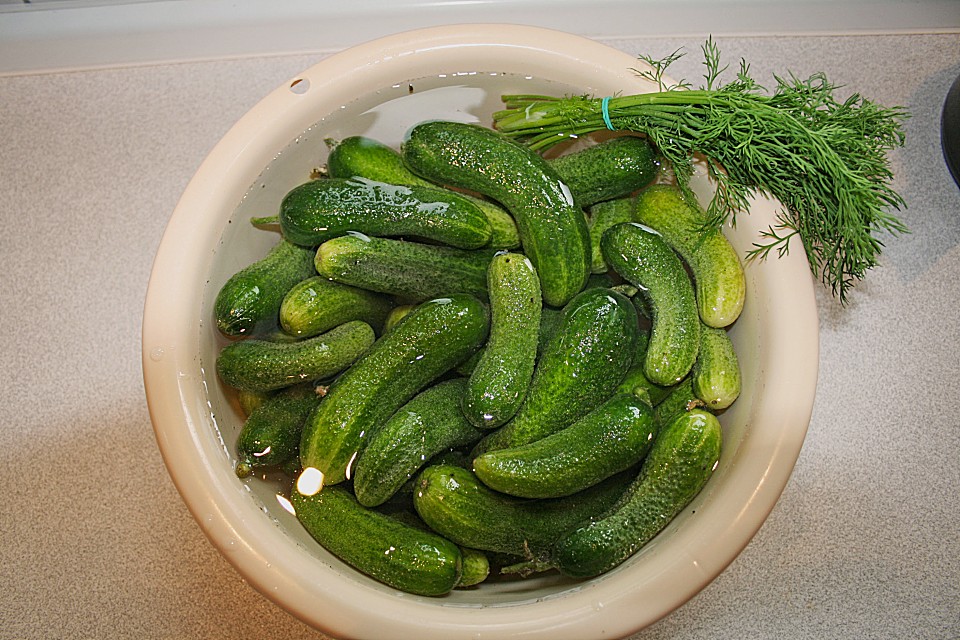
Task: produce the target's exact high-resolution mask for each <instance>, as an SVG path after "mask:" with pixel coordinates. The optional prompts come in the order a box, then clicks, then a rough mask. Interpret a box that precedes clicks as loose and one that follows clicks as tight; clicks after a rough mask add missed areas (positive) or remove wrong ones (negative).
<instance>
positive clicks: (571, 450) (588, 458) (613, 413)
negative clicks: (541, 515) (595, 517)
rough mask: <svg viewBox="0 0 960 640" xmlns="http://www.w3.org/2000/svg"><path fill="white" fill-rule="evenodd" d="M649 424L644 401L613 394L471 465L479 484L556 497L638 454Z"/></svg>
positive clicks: (650, 431) (644, 447) (643, 450)
mask: <svg viewBox="0 0 960 640" xmlns="http://www.w3.org/2000/svg"><path fill="white" fill-rule="evenodd" d="M655 430H656V429H655V423H654V420H653V409H652V408H651V407H650V405H649V404H648V403H647V402H645V401H644V400H642V399H640V398H638V397H637V396H636V395H634V394H632V393H623V394H615V395H613V396H611V397H610V398H609V399H607V400H606V401H605V402H604V403H603V404H602V405H600V406H599V407H597V408H596V409H594V410H593V411H591V412H590V413H588V414H587V415H585V416H584V417H582V418H580V419H579V420H577V421H576V422H574V423H573V424H572V425H570V426H569V427H566V428H565V429H562V430H560V431H558V432H557V433H554V434H552V435H549V436H547V437H546V438H543V439H541V440H537V441H536V442H531V443H529V444H526V445H523V446H519V447H515V448H512V449H500V450H497V451H490V452H487V453H485V454H483V455H481V456H479V457H477V458H476V459H475V460H474V461H473V470H474V473H476V475H477V477H478V478H480V480H481V481H482V482H483V483H484V484H485V485H487V486H488V487H490V488H491V489H495V490H497V491H500V492H502V493H506V494H508V495H512V496H518V497H521V498H559V497H561V496H568V495H571V494H573V493H576V492H578V491H582V490H584V489H586V488H587V487H591V486H593V485H595V484H597V483H598V482H600V481H602V480H604V479H606V478H608V477H610V476H612V475H614V474H616V473H619V472H621V471H624V470H626V469H628V468H630V467H631V466H633V465H634V464H636V463H637V462H639V461H640V460H642V459H643V457H644V456H645V455H646V454H647V451H649V449H650V445H651V443H652V441H653V436H654V432H655Z"/></svg>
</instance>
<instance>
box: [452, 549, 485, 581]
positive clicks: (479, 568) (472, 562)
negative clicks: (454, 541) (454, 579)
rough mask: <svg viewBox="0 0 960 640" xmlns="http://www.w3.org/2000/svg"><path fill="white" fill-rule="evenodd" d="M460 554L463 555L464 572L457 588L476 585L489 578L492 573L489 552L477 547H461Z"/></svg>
mask: <svg viewBox="0 0 960 640" xmlns="http://www.w3.org/2000/svg"><path fill="white" fill-rule="evenodd" d="M460 555H461V556H463V572H462V573H461V575H460V582H458V583H457V589H465V588H467V587H475V586H476V585H478V584H480V583H481V582H483V581H484V580H486V579H487V577H488V576H489V575H490V559H489V558H487V554H485V553H484V552H482V551H478V550H477V549H470V548H468V547H460Z"/></svg>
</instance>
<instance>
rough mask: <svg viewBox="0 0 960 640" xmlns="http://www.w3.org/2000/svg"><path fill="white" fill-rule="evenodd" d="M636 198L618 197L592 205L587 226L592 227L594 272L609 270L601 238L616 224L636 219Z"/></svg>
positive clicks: (591, 239) (591, 243) (591, 240)
mask: <svg viewBox="0 0 960 640" xmlns="http://www.w3.org/2000/svg"><path fill="white" fill-rule="evenodd" d="M636 207H637V204H636V199H635V198H617V199H615V200H606V201H604V202H599V203H597V204H595V205H593V206H592V207H590V217H589V220H588V222H587V226H588V227H589V229H590V245H591V247H592V249H593V273H595V274H596V273H606V272H607V271H608V270H609V267H608V266H607V261H606V260H604V259H603V252H602V251H601V250H600V238H602V237H603V232H604V231H606V230H607V229H609V228H610V227H612V226H613V225H615V224H620V223H621V222H633V221H634V213H633V212H634V209H636Z"/></svg>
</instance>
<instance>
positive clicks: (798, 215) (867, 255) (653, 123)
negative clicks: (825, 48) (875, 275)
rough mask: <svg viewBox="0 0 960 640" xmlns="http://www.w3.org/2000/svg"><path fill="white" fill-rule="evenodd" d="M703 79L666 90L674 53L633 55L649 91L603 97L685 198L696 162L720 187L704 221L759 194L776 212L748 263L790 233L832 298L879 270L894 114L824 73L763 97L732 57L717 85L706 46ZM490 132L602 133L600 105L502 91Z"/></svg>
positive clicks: (718, 70) (525, 137)
mask: <svg viewBox="0 0 960 640" xmlns="http://www.w3.org/2000/svg"><path fill="white" fill-rule="evenodd" d="M702 51H703V56H704V66H705V68H706V72H705V73H704V80H705V83H704V84H703V85H702V86H700V87H699V88H693V87H692V86H691V85H689V84H688V83H686V82H680V83H677V84H673V85H669V86H668V85H666V84H665V71H666V70H667V68H668V67H669V65H670V64H671V63H672V62H674V61H676V60H677V59H678V58H679V57H680V56H681V55H682V54H681V53H680V52H675V53H673V54H672V55H670V56H667V57H665V58H662V59H656V60H655V59H652V58H650V57H647V56H640V60H642V61H643V62H645V63H647V65H649V67H648V68H646V69H635V70H634V71H636V73H638V74H639V75H640V76H642V77H645V78H647V79H649V80H651V81H653V82H654V83H656V85H657V87H658V89H659V90H658V91H655V92H651V93H644V94H638V95H616V96H611V97H609V98H607V99H606V101H607V116H608V118H609V121H610V124H611V125H612V128H613V129H614V130H622V131H632V132H638V133H642V134H644V135H646V137H647V138H648V139H649V140H650V141H651V142H652V143H653V144H654V145H656V146H657V148H658V149H659V151H660V153H661V155H662V157H663V159H664V160H665V161H666V162H667V163H669V165H670V166H671V167H672V170H673V172H674V174H675V175H676V178H677V183H678V185H679V186H680V187H681V188H682V189H684V190H685V191H686V192H687V193H689V187H688V182H689V179H690V177H691V176H692V174H693V170H694V163H693V159H694V158H695V157H697V156H700V157H702V158H704V159H705V161H706V166H707V171H708V173H709V175H710V177H711V178H713V179H714V180H715V182H716V184H717V191H716V193H715V195H714V196H713V198H712V200H711V202H710V204H709V206H708V207H707V214H708V223H707V224H708V226H710V227H714V228H717V227H719V226H721V225H723V224H725V223H726V222H728V221H729V222H731V223H734V224H735V223H736V215H737V213H738V212H740V211H745V210H746V208H747V204H748V201H749V199H750V198H751V197H752V196H754V195H755V194H757V193H758V192H763V193H766V194H768V195H770V196H772V197H774V198H776V199H777V200H778V201H779V202H780V203H781V204H782V205H783V210H782V211H781V212H780V214H779V215H778V218H777V222H776V225H775V226H774V225H771V226H770V227H769V228H768V229H767V230H766V231H765V232H764V233H763V234H762V235H763V241H762V242H758V243H755V244H754V248H753V249H752V250H751V251H750V252H748V259H752V258H757V257H760V258H765V257H767V256H768V255H769V254H771V253H773V252H776V253H777V254H778V255H784V254H786V253H787V252H788V251H789V242H790V239H791V238H792V237H793V236H798V237H799V239H800V241H801V243H802V245H803V248H804V250H805V251H806V254H807V259H808V262H809V263H810V266H811V269H812V270H813V273H814V275H815V276H817V277H819V278H820V279H821V280H822V281H823V283H824V284H826V285H827V286H829V287H830V288H831V290H832V292H833V294H834V295H835V296H837V297H838V298H839V300H840V302H841V303H845V302H846V299H847V293H848V291H849V290H850V288H851V287H852V286H853V285H854V284H855V282H856V281H859V280H862V279H863V277H864V275H865V274H866V271H867V270H868V269H870V268H872V267H874V266H876V265H877V260H878V258H879V255H880V253H881V252H882V249H883V246H884V245H883V242H882V241H881V239H880V236H881V234H883V233H888V234H891V235H898V234H901V233H906V232H907V228H906V226H905V225H904V224H903V223H902V222H901V221H900V220H899V219H898V218H897V216H896V215H895V214H894V213H892V211H899V210H900V209H901V207H905V202H904V200H903V198H901V196H900V195H899V194H897V192H896V191H894V189H893V188H892V187H891V184H890V183H891V180H892V178H893V173H892V171H891V169H890V166H889V164H888V158H887V153H888V151H890V150H891V149H893V148H895V147H899V146H902V145H903V143H904V133H903V129H902V121H903V120H904V119H905V118H906V117H908V114H907V113H906V112H905V110H903V109H902V108H899V107H896V108H885V107H882V106H879V105H877V104H875V103H873V102H871V101H869V100H866V99H865V98H863V97H862V96H861V95H859V94H853V95H851V96H850V97H848V98H847V99H845V100H843V101H839V100H838V99H837V98H836V97H835V95H834V94H835V92H836V90H837V88H838V87H837V86H836V85H833V84H831V83H830V82H829V81H828V80H827V78H826V76H825V75H824V74H822V73H821V74H815V75H812V76H810V77H809V78H806V79H800V78H797V77H795V76H793V75H790V76H789V77H779V76H774V80H775V81H776V87H775V88H774V90H773V91H772V92H767V91H766V89H764V87H762V86H761V85H759V84H758V83H757V82H756V81H755V80H754V79H753V78H752V77H751V76H750V73H749V66H748V65H747V63H746V62H744V61H743V60H741V62H740V67H739V70H738V71H737V73H736V77H735V79H733V80H731V81H730V82H727V83H722V82H721V80H720V76H721V74H722V73H723V72H724V71H726V67H724V66H721V63H720V52H719V50H718V48H717V46H716V44H715V43H714V42H713V40H712V38H710V39H708V40H707V41H706V43H705V44H704V45H703V46H702ZM502 99H503V102H504V106H505V108H504V109H503V110H501V111H498V112H497V113H495V114H494V116H493V119H494V126H495V128H497V129H498V130H500V131H502V132H503V133H505V134H507V135H509V136H512V137H516V138H519V139H521V140H522V141H523V142H524V143H525V144H527V145H529V146H530V147H531V148H533V149H536V150H545V149H547V148H549V147H551V146H553V145H555V144H558V143H560V142H563V141H564V140H568V139H570V138H576V137H578V136H580V135H585V134H588V133H591V132H594V131H600V130H605V129H608V128H610V127H608V126H607V123H606V121H605V120H604V115H603V102H604V101H603V100H602V99H599V98H593V97H589V96H564V97H551V96H540V95H507V96H503V98H502Z"/></svg>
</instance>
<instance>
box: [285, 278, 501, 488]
mask: <svg viewBox="0 0 960 640" xmlns="http://www.w3.org/2000/svg"><path fill="white" fill-rule="evenodd" d="M488 330H489V317H488V312H487V309H486V307H485V306H484V305H483V304H482V303H481V302H480V301H479V300H477V299H476V298H474V297H472V296H468V295H462V294H454V295H451V296H449V297H447V298H442V299H435V300H430V301H427V302H424V303H423V304H421V305H419V306H418V307H417V308H416V309H414V310H413V311H411V312H410V314H409V315H407V316H406V317H405V318H404V319H403V321H402V322H400V323H399V324H397V326H396V327H394V328H393V330H391V331H390V332H388V333H386V334H385V335H383V336H382V337H381V338H380V339H379V340H377V342H376V343H375V344H374V345H373V346H372V347H371V348H370V349H369V350H368V351H367V352H366V353H365V354H364V355H363V357H361V358H360V359H359V360H358V361H357V362H356V363H355V364H354V365H353V366H352V367H350V368H349V369H348V370H347V371H345V372H344V373H342V374H341V375H340V376H339V377H338V378H337V379H336V380H335V381H334V382H333V383H332V384H331V385H330V388H329V390H328V392H327V395H326V397H325V398H324V400H323V402H321V403H320V405H319V406H318V407H317V409H316V411H314V412H313V413H312V414H311V415H310V417H309V418H307V421H306V424H305V425H304V429H303V436H302V439H301V441H300V462H301V464H302V465H303V467H304V468H305V469H306V468H308V467H314V468H316V469H318V470H319V471H321V472H322V473H323V477H324V483H325V484H328V485H330V484H336V483H338V482H342V481H344V480H345V479H346V478H347V475H348V473H349V471H350V466H351V465H352V464H353V461H354V458H355V457H356V456H357V455H359V453H360V451H361V449H362V448H363V445H364V443H365V441H366V438H368V437H369V436H370V434H371V433H372V432H373V430H374V429H375V428H376V427H378V426H379V425H381V424H383V423H384V422H385V421H386V420H387V419H388V418H389V417H390V416H392V415H393V414H394V413H395V412H396V411H397V410H398V409H400V407H402V406H403V405H404V404H406V403H407V402H409V401H410V400H411V399H412V398H413V397H414V396H415V395H416V394H417V393H419V392H420V391H421V390H422V389H424V388H425V387H426V386H427V385H429V384H430V383H432V382H434V381H435V380H436V379H437V378H439V377H440V376H441V375H442V374H444V373H446V372H447V371H449V370H450V369H452V368H453V367H455V366H456V365H457V364H459V363H460V362H461V361H462V360H464V359H465V358H467V357H468V356H469V355H470V354H471V353H472V352H473V351H474V350H475V349H477V348H478V347H479V345H480V344H482V343H483V341H484V340H486V337H487V332H488Z"/></svg>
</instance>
